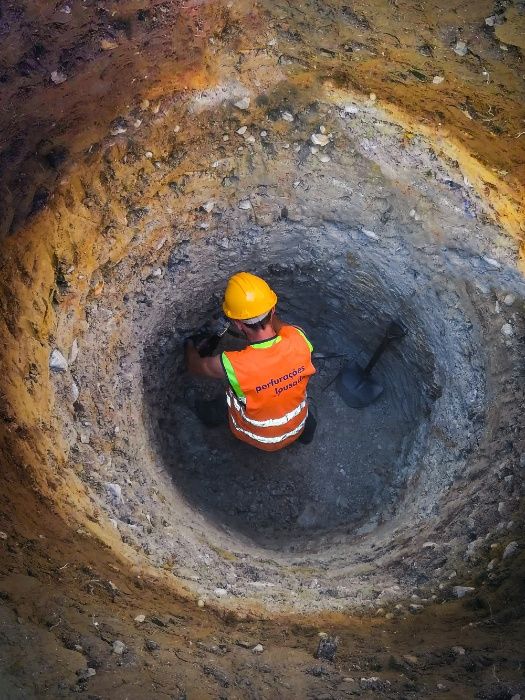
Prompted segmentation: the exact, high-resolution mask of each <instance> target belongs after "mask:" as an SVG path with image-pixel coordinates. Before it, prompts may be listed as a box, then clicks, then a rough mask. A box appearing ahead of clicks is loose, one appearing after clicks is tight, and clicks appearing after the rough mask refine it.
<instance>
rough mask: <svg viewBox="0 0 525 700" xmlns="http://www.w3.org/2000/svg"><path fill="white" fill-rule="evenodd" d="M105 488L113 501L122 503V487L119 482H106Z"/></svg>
mask: <svg viewBox="0 0 525 700" xmlns="http://www.w3.org/2000/svg"><path fill="white" fill-rule="evenodd" d="M106 488H107V490H108V493H109V495H110V497H111V498H112V499H113V501H115V503H124V497H123V496H122V487H121V486H120V484H109V483H108V484H106Z"/></svg>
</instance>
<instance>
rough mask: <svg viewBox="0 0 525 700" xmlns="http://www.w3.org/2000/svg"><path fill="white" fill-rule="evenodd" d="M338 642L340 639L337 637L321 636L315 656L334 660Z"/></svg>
mask: <svg viewBox="0 0 525 700" xmlns="http://www.w3.org/2000/svg"><path fill="white" fill-rule="evenodd" d="M338 644H339V639H338V638H337V637H328V636H326V637H321V639H320V640H319V644H318V646H317V651H316V652H315V654H314V657H315V658H316V659H326V660H327V661H333V660H334V658H335V653H336V651H337V645H338Z"/></svg>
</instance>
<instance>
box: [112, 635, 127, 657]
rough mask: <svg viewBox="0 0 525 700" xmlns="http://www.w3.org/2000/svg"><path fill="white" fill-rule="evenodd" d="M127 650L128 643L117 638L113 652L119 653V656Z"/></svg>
mask: <svg viewBox="0 0 525 700" xmlns="http://www.w3.org/2000/svg"><path fill="white" fill-rule="evenodd" d="M125 651H126V645H125V644H124V642H121V641H120V639H116V640H115V641H114V642H113V647H112V652H113V653H114V654H117V655H118V656H121V655H122V654H123V653H124V652H125Z"/></svg>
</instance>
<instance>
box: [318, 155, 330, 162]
mask: <svg viewBox="0 0 525 700" xmlns="http://www.w3.org/2000/svg"><path fill="white" fill-rule="evenodd" d="M331 160H332V159H331V158H330V156H327V155H326V153H321V155H320V156H319V161H320V162H321V163H329V162H330V161H331Z"/></svg>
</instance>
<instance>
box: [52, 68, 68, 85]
mask: <svg viewBox="0 0 525 700" xmlns="http://www.w3.org/2000/svg"><path fill="white" fill-rule="evenodd" d="M66 80H67V75H66V74H65V73H61V72H60V71H58V70H54V71H53V72H52V73H51V82H52V83H54V84H55V85H60V83H65V82H66Z"/></svg>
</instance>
